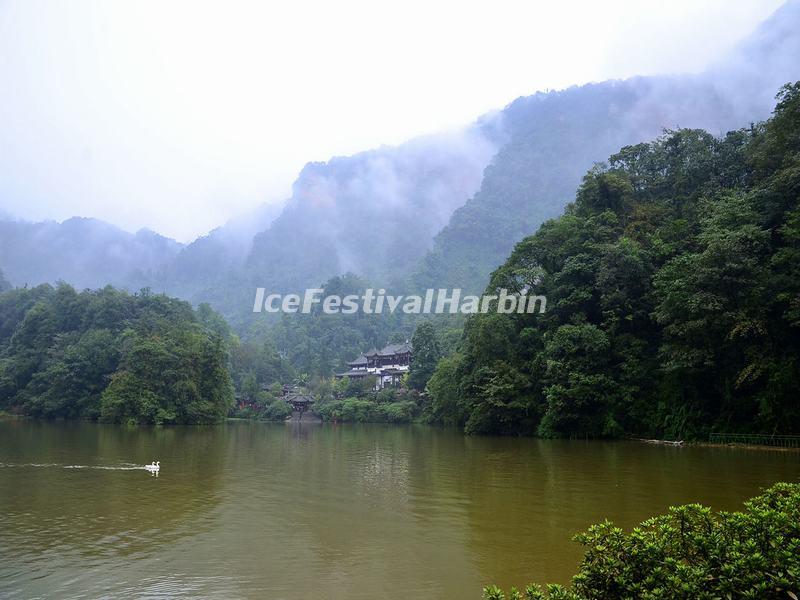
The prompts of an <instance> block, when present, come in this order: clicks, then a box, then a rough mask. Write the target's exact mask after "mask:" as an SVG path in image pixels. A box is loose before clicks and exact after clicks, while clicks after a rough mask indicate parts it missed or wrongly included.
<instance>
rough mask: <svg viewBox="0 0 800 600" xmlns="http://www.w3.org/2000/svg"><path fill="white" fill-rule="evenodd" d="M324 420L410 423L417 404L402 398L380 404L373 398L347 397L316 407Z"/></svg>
mask: <svg viewBox="0 0 800 600" xmlns="http://www.w3.org/2000/svg"><path fill="white" fill-rule="evenodd" d="M316 410H317V412H318V413H319V415H320V417H321V418H322V420H323V421H340V422H343V423H409V422H411V421H412V420H413V419H414V416H415V415H416V410H417V404H416V402H414V401H413V400H401V401H396V402H388V403H386V404H378V403H377V402H375V401H373V400H364V399H361V398H345V399H344V400H333V401H330V402H324V403H322V404H319V405H318V406H317V407H316Z"/></svg>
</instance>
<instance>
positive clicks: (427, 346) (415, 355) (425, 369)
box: [408, 321, 442, 390]
mask: <svg viewBox="0 0 800 600" xmlns="http://www.w3.org/2000/svg"><path fill="white" fill-rule="evenodd" d="M441 356H442V353H441V350H440V349H439V342H438V340H437V339H436V330H435V329H434V328H433V325H432V324H431V323H430V321H423V322H422V323H420V324H419V325H417V328H416V330H415V331H414V335H413V336H412V338H411V368H410V369H409V374H408V385H409V387H411V388H413V389H416V390H424V389H425V386H426V385H427V383H428V380H429V379H430V378H431V375H433V371H434V370H435V369H436V363H437V362H439V359H440V358H441Z"/></svg>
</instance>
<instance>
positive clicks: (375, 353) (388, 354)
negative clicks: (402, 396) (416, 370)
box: [336, 341, 411, 390]
mask: <svg viewBox="0 0 800 600" xmlns="http://www.w3.org/2000/svg"><path fill="white" fill-rule="evenodd" d="M347 365H348V366H349V367H350V369H349V370H348V371H345V372H344V373H338V374H337V375H336V377H337V378H338V379H342V378H343V377H350V378H351V379H361V378H363V377H375V389H377V390H380V389H383V388H385V387H397V386H399V385H400V382H401V381H402V379H403V376H404V375H405V374H406V373H408V369H409V367H410V366H411V344H409V343H408V342H407V341H406V342H403V343H402V344H389V345H388V346H386V347H384V348H382V349H381V350H376V349H375V348H373V349H372V350H370V351H369V352H365V353H364V354H362V355H361V356H359V357H358V358H356V359H355V360H354V361H352V362H349V363H347Z"/></svg>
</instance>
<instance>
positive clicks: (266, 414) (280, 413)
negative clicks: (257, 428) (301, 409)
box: [261, 400, 292, 421]
mask: <svg viewBox="0 0 800 600" xmlns="http://www.w3.org/2000/svg"><path fill="white" fill-rule="evenodd" d="M291 414H292V407H291V406H289V405H288V404H287V403H286V402H284V401H283V400H274V401H273V402H270V403H269V404H267V405H266V406H265V407H264V410H263V411H262V413H261V418H262V419H264V420H265V421H285V420H286V418H287V417H288V416H289V415H291Z"/></svg>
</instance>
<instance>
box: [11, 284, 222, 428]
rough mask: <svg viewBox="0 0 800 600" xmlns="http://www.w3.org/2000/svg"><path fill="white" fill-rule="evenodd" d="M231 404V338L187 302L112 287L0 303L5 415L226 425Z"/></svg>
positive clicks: (42, 290) (19, 292)
mask: <svg viewBox="0 0 800 600" xmlns="http://www.w3.org/2000/svg"><path fill="white" fill-rule="evenodd" d="M205 310H206V311H208V310H209V309H207V308H206V309H205ZM205 316H206V317H208V315H207V314H206V315H205ZM232 399H233V391H232V386H231V380H230V375H229V372H228V365H227V351H226V341H225V338H224V337H223V336H222V335H221V334H220V333H219V331H215V330H214V329H213V328H212V327H210V326H209V324H208V322H204V321H203V320H202V319H201V315H198V313H197V312H195V311H193V310H192V308H191V306H190V305H189V304H188V303H186V302H183V301H181V300H176V299H173V298H169V297H167V296H163V295H151V294H150V293H149V292H148V291H147V290H143V291H142V292H141V293H139V294H135V295H132V294H129V293H127V292H123V291H119V290H116V289H114V288H112V287H110V286H109V287H106V288H104V289H102V290H95V291H90V290H86V291H83V292H76V291H75V290H74V289H73V288H72V287H70V286H69V285H66V284H59V285H57V286H55V287H52V286H49V285H42V286H38V287H35V288H32V289H25V288H18V289H15V290H12V291H8V292H6V293H4V294H1V295H0V407H2V408H4V409H7V410H12V411H16V412H21V413H23V414H27V415H32V416H37V417H43V418H84V419H93V420H102V421H106V422H115V423H122V422H136V423H208V422H214V421H217V420H219V419H221V418H222V417H224V416H225V415H226V414H227V411H228V409H229V407H230V405H231V403H232Z"/></svg>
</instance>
